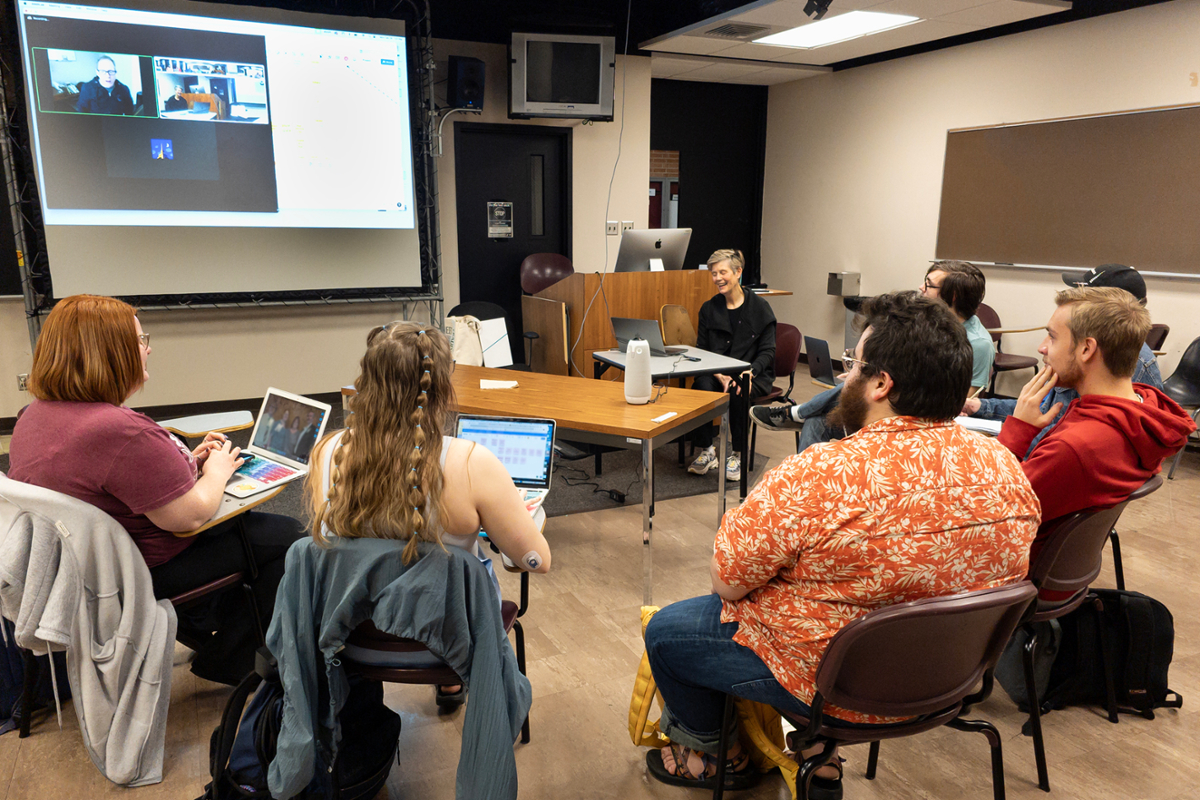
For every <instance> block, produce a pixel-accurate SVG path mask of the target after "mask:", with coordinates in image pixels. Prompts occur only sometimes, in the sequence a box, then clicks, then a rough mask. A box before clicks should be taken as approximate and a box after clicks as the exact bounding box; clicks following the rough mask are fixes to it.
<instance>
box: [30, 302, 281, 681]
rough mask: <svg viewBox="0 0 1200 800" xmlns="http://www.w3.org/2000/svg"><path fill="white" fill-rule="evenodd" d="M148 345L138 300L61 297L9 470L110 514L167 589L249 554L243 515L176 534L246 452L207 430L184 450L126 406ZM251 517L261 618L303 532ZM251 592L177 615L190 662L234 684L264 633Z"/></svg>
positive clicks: (237, 566) (205, 674) (209, 503)
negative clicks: (241, 530) (193, 650)
mask: <svg viewBox="0 0 1200 800" xmlns="http://www.w3.org/2000/svg"><path fill="white" fill-rule="evenodd" d="M150 353H151V349H150V337H149V336H148V335H147V334H145V333H143V332H142V327H141V323H140V322H139V321H138V319H137V316H136V312H135V311H134V309H133V307H132V306H130V305H128V304H126V303H123V302H121V301H119V300H114V299H112V298H109V297H97V296H92V295H76V296H73V297H67V298H65V299H63V300H61V301H59V303H58V304H57V305H56V306H55V307H54V310H53V311H51V312H50V315H49V316H48V317H47V318H46V323H45V325H44V327H43V328H42V332H41V335H40V336H39V337H38V342H37V347H36V348H35V349H34V353H33V368H32V370H31V371H30V375H29V391H30V393H31V394H32V395H33V396H34V398H36V399H35V400H34V401H33V402H32V403H30V404H29V405H28V406H27V407H26V408H25V409H24V410H22V412H21V414H20V416H19V418H18V420H17V424H16V427H15V428H14V429H13V437H12V443H11V446H10V454H9V463H10V465H11V470H10V474H9V477H11V478H13V479H14V480H18V481H23V482H25V483H30V484H34V485H36V486H41V487H43V488H46V489H53V490H54V491H57V492H62V493H63V494H66V495H70V496H71V497H74V498H76V499H78V500H82V501H84V502H86V503H90V504H91V505H94V506H96V507H97V508H99V509H100V510H102V511H104V512H105V513H107V514H109V515H110V516H112V517H113V518H115V519H116V520H117V521H118V522H120V523H121V525H122V526H123V527H124V528H125V530H127V531H128V532H129V535H130V536H131V537H133V541H134V543H135V544H136V545H137V547H138V550H139V551H141V553H142V556H143V558H145V560H146V565H147V566H148V567H149V568H150V575H151V578H152V579H153V582H154V592H155V595H156V596H157V597H159V598H164V597H173V596H175V595H177V594H180V593H182V592H185V591H188V590H190V589H194V588H196V587H198V586H203V585H204V584H206V583H209V582H211V581H213V580H216V579H217V578H220V577H222V576H224V575H228V574H230V573H231V572H236V571H239V570H243V569H247V568H248V565H247V563H246V556H245V552H244V548H243V547H242V544H241V542H240V540H239V537H238V534H237V531H236V530H235V527H234V526H235V525H236V524H237V523H236V522H227V523H224V524H222V525H218V526H216V527H214V528H211V529H210V530H208V531H205V532H204V533H203V534H201V535H198V536H180V535H178V534H183V533H186V532H187V531H192V530H195V529H196V528H199V527H200V526H201V525H203V524H204V523H206V522H207V521H208V520H209V519H210V518H211V517H212V515H213V514H214V513H215V512H216V510H217V507H218V506H219V505H220V502H221V496H222V494H223V493H224V490H225V484H226V482H227V481H228V480H229V477H230V476H231V475H232V474H233V472H234V471H235V470H236V469H237V468H238V467H239V466H241V464H242V460H241V459H239V458H238V455H239V452H240V451H239V448H236V447H233V446H232V444H231V443H230V442H229V441H228V440H226V438H225V437H224V436H223V435H222V434H219V433H210V434H208V436H206V437H205V439H204V441H203V442H202V443H201V444H200V446H198V447H197V448H196V449H195V450H193V451H190V452H189V451H188V449H187V448H186V447H185V446H184V445H183V443H182V442H180V441H179V440H178V439H176V438H175V437H174V436H172V435H171V434H169V433H168V432H167V431H166V430H164V429H163V428H161V427H159V426H158V425H157V424H155V422H154V421H153V420H152V419H150V418H149V417H147V416H145V415H143V414H139V413H138V412H136V411H133V410H132V409H129V408H127V407H125V405H124V404H125V402H126V401H127V400H128V399H129V398H130V397H131V396H132V395H133V394H134V393H135V392H137V391H138V390H139V389H141V388H142V386H143V385H144V384H145V382H146V381H147V380H149V378H150V375H149V373H148V372H147V359H148V358H149V356H150ZM244 522H245V525H246V532H247V534H248V536H249V539H250V545H251V549H252V550H253V552H254V558H255V562H256V564H257V566H258V570H259V575H258V578H257V579H256V580H255V581H254V582H253V584H252V585H253V589H254V594H255V598H256V600H257V602H258V609H259V614H260V616H261V618H262V620H261V622H262V626H263V628H264V629H265V628H266V627H267V625H268V624H269V623H270V620H271V612H272V610H273V609H274V605H275V589H276V587H277V586H278V584H279V579H280V578H281V577H282V576H283V560H284V556H285V555H286V553H287V548H288V547H289V546H290V545H291V543H292V542H293V541H295V540H296V539H298V538H300V536H301V535H302V531H301V529H300V525H299V523H298V522H297V521H296V520H294V519H291V518H289V517H282V516H278V515H275V514H263V513H248V514H245V515H244ZM244 603H245V601H244V600H243V599H242V598H241V597H240V596H238V594H237V593H236V590H235V591H234V592H233V593H230V592H226V593H225V594H223V595H220V596H218V597H216V598H215V599H214V601H213V602H212V603H211V604H210V607H209V608H207V609H203V610H201V611H200V612H199V613H196V614H192V615H189V616H188V617H187V618H186V619H181V620H180V631H181V633H183V634H185V636H186V638H187V639H189V640H190V641H192V642H195V643H197V644H198V645H199V650H198V651H197V654H196V658H195V660H194V661H193V663H192V672H193V673H195V674H196V675H198V676H200V677H202V678H206V679H209V680H213V681H216V682H219V683H229V684H236V683H237V682H238V681H239V680H241V678H242V677H244V676H245V675H246V673H248V672H249V671H250V670H252V669H253V668H254V651H255V649H256V647H257V637H256V635H255V626H254V621H253V620H252V619H250V618H249V615H247V614H246V613H245V605H244ZM214 631H215V632H214Z"/></svg>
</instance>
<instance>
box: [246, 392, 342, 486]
mask: <svg viewBox="0 0 1200 800" xmlns="http://www.w3.org/2000/svg"><path fill="white" fill-rule="evenodd" d="M329 411H330V407H329V405H327V404H326V403H321V402H318V401H317V400H310V399H309V398H307V397H303V396H301V395H298V394H292V393H291V392H285V391H282V390H280V389H275V388H270V389H267V393H266V395H265V396H264V397H263V402H262V406H261V407H260V408H259V409H258V419H257V420H256V421H255V423H254V430H253V431H252V432H251V434H250V446H249V447H247V448H246V449H245V450H243V451H242V452H243V453H249V454H250V455H253V456H254V458H253V459H252V460H251V461H249V462H248V463H246V464H243V465H242V466H241V467H239V468H238V470H237V472H235V473H233V476H232V477H230V479H229V483H227V484H225V494H228V495H232V496H234V497H249V496H251V495H255V494H258V493H259V492H265V491H267V490H268V489H274V488H275V487H276V486H281V485H282V484H285V483H288V482H290V481H294V480H296V479H297V478H303V477H304V476H305V475H307V474H308V457H309V454H310V453H312V449H313V445H315V444H316V443H317V442H318V441H320V440H321V436H322V435H324V433H325V424H326V423H327V422H329ZM285 415H286V417H287V421H286V422H285V421H284V416H285ZM294 419H299V420H300V422H299V424H296V423H293V422H292V420H294Z"/></svg>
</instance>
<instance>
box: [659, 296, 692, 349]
mask: <svg viewBox="0 0 1200 800" xmlns="http://www.w3.org/2000/svg"><path fill="white" fill-rule="evenodd" d="M658 324H659V326H660V327H661V328H662V331H661V332H662V337H663V344H665V345H682V344H685V345H687V346H688V347H695V346H696V329H695V328H693V327H692V318H691V317H690V316H689V315H688V310H687V309H686V308H685V307H683V306H680V305H675V304H674V303H667V304H666V305H664V306H663V307H662V308H661V309H659V311H658Z"/></svg>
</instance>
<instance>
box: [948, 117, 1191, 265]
mask: <svg viewBox="0 0 1200 800" xmlns="http://www.w3.org/2000/svg"><path fill="white" fill-rule="evenodd" d="M937 257H938V258H958V259H964V260H971V261H985V262H986V261H995V262H1002V263H1011V264H1048V265H1058V266H1079V267H1093V266H1095V265H1097V264H1102V263H1107V262H1117V263H1122V264H1130V265H1132V266H1135V267H1137V268H1138V269H1140V270H1143V271H1146V270H1151V271H1161V272H1175V273H1185V274H1200V106H1187V107H1182V108H1167V109H1155V110H1147V111H1138V112H1130V113H1121V114H1112V115H1107V116H1097V117H1082V118H1075V119H1063V120H1053V121H1046V122H1035V123H1029V124H1023V125H1009V126H1004V127H995V128H979V129H973V130H956V131H950V132H949V133H948V134H947V137H946V163H945V170H944V172H943V176H942V205H941V213H940V215H939V219H938V239H937Z"/></svg>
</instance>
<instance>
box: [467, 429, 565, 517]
mask: <svg viewBox="0 0 1200 800" xmlns="http://www.w3.org/2000/svg"><path fill="white" fill-rule="evenodd" d="M454 435H455V436H456V437H457V438H459V439H467V440H469V441H472V442H475V443H476V444H477V445H480V446H481V447H486V448H487V449H488V450H489V451H491V453H492V455H494V456H496V458H498V459H500V463H501V464H503V465H504V468H505V469H506V470H508V474H509V475H511V476H512V479H513V483H515V484H516V485H517V489H518V490H521V492H522V493H523V494H524V498H525V504H526V506H528V507H531V509H532V507H534V506H536V505H540V504H541V502H542V501H543V500H544V499H545V498H546V494H547V493H549V491H550V475H551V470H552V466H553V458H554V420H552V419H529V418H525V417H484V416H476V415H472V414H461V415H459V417H458V424H457V426H456V427H455V432H454Z"/></svg>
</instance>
